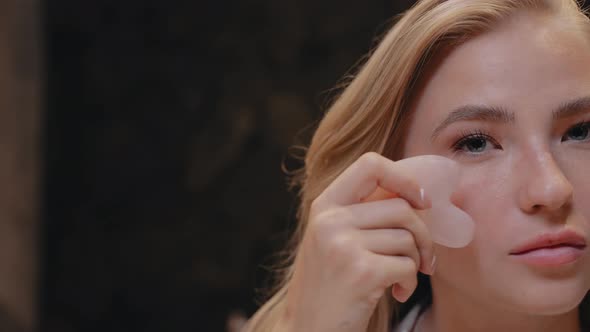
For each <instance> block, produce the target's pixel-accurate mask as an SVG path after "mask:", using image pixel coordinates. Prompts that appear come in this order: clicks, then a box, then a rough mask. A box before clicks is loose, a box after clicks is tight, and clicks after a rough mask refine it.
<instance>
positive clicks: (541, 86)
mask: <svg viewBox="0 0 590 332" xmlns="http://www.w3.org/2000/svg"><path fill="white" fill-rule="evenodd" d="M570 21H571V20H569V19H567V18H566V19H564V18H561V19H556V18H555V17H552V16H547V15H542V14H539V13H522V14H521V15H517V16H515V17H513V19H511V20H508V21H506V22H502V24H501V25H500V26H498V27H497V28H496V29H495V30H493V31H492V32H489V33H485V34H483V35H481V36H479V37H476V38H474V39H472V40H470V41H468V42H466V43H464V44H462V45H461V46H459V47H457V48H456V49H454V50H451V51H450V52H447V53H444V54H441V55H440V56H439V57H438V58H437V59H436V60H437V61H436V62H435V63H433V66H431V68H430V71H428V73H427V77H426V78H425V79H424V80H423V84H422V86H421V87H419V91H418V94H417V96H416V98H415V99H414V103H413V105H412V108H413V109H412V114H413V118H412V119H411V121H410V124H409V127H408V130H407V136H406V140H405V145H404V148H403V156H404V157H411V156H414V155H422V154H437V155H442V156H446V157H449V158H452V159H454V160H456V161H457V162H458V163H459V164H460V166H461V167H462V168H463V173H462V174H463V175H464V176H463V181H462V182H461V184H460V185H459V187H458V188H457V194H456V196H455V197H454V202H455V203H456V204H457V205H458V206H460V207H461V208H462V209H464V210H465V211H466V212H468V213H469V214H470V215H471V216H472V217H473V219H474V220H475V222H476V230H475V237H474V239H473V241H472V242H471V243H470V245H468V246H467V247H465V248H461V249H449V248H445V247H441V246H438V245H435V244H433V243H432V239H431V237H430V234H429V232H428V230H427V228H426V226H425V225H424V223H423V221H422V220H421V219H420V218H419V217H418V214H417V213H416V210H418V209H427V208H429V207H430V204H431V203H430V199H429V198H428V193H427V192H426V195H425V196H424V198H422V197H421V195H420V187H419V186H418V184H417V182H416V179H412V178H411V176H409V175H408V174H405V173H404V172H403V170H402V169H401V168H400V167H399V166H398V165H396V163H395V162H393V161H391V160H389V159H387V158H385V157H383V156H380V155H378V154H375V153H368V154H366V155H363V156H362V157H361V158H360V159H359V160H357V161H356V162H354V163H353V164H352V165H351V166H350V167H349V168H348V169H347V170H345V171H344V172H343V173H342V174H341V175H340V176H339V177H338V178H337V179H336V180H335V181H334V182H333V183H332V184H330V186H328V188H327V189H326V190H325V191H324V192H323V193H322V194H320V195H319V197H318V198H317V199H316V200H314V202H313V204H312V206H311V211H310V216H309V225H308V227H307V229H306V232H305V234H304V237H303V239H302V242H301V243H300V246H299V249H298V253H297V258H296V260H295V263H294V272H293V277H292V279H291V280H290V283H289V286H288V291H287V293H286V295H285V296H286V298H285V310H284V312H283V315H282V316H281V319H280V320H279V325H280V328H279V329H278V330H281V331H309V332H313V331H339V332H353V331H354V332H360V331H365V330H366V328H367V326H368V323H369V318H370V316H371V314H372V312H373V311H374V309H375V306H376V305H377V303H378V301H379V299H380V298H382V296H383V294H384V291H385V290H386V289H388V287H389V286H391V285H393V288H392V295H393V296H394V297H395V298H396V299H397V300H398V301H401V302H404V301H406V300H407V299H408V297H409V296H411V294H412V293H413V292H414V290H415V288H416V285H417V278H416V276H417V273H418V271H421V272H423V273H426V274H432V273H433V268H432V265H431V264H432V262H433V260H434V257H435V253H436V258H437V259H436V262H437V267H436V273H434V274H433V275H432V276H431V283H432V287H433V305H432V306H431V308H430V309H429V310H428V311H427V312H426V313H425V315H424V316H423V319H422V320H421V322H420V324H419V326H418V327H417V332H423V331H437V332H440V331H442V332H446V331H525V332H526V331H565V332H568V331H578V330H579V326H578V310H577V306H578V305H579V303H580V302H581V300H582V298H583V297H584V295H585V294H586V293H587V292H588V290H589V289H590V261H589V260H590V257H589V254H588V250H587V249H586V250H585V251H584V254H583V256H582V257H581V258H580V259H579V260H578V261H576V262H574V263H571V264H568V265H565V266H561V267H557V268H553V269H546V268H534V267H531V266H529V265H526V264H523V263H521V262H518V261H516V260H515V259H514V257H512V256H511V255H510V251H511V250H512V249H514V248H515V247H516V246H517V245H520V244H522V243H523V242H524V241H527V240H529V239H530V238H531V237H533V236H535V235H538V234H541V233H545V232H550V231H557V230H560V229H563V228H570V229H574V230H575V231H577V232H578V233H580V234H582V235H583V236H584V237H586V238H588V236H590V225H589V223H588V220H589V218H590V205H589V204H587V202H588V201H590V176H588V175H587V174H588V171H587V169H588V165H590V137H582V136H584V135H583V132H584V131H583V130H582V131H581V132H582V134H580V130H577V131H576V130H573V131H572V130H571V127H572V126H575V125H576V124H577V123H579V122H581V121H590V107H586V108H585V109H584V111H586V112H584V113H583V114H577V115H576V116H570V117H568V118H566V119H560V120H554V119H553V116H552V111H553V110H554V109H555V108H557V107H558V106H559V105H561V104H563V103H565V102H568V101H570V100H572V99H576V98H580V97H586V96H589V95H590V70H584V69H585V68H587V63H588V60H590V43H588V42H587V41H586V40H585V39H584V35H583V34H582V33H580V31H579V29H576V28H574V27H571V26H565V25H563V24H564V23H560V22H570ZM466 104H476V105H487V106H495V107H503V108H506V109H507V110H508V111H509V112H511V113H514V114H513V116H512V117H513V118H514V123H512V124H507V123H497V122H490V121H461V122H457V123H453V124H451V125H450V126H448V127H446V128H445V129H443V130H441V131H440V133H439V135H438V136H437V137H436V139H434V140H433V141H431V136H432V133H433V130H434V129H435V128H437V127H438V126H439V124H440V123H442V122H444V119H445V118H447V117H448V116H449V114H451V112H452V111H453V110H454V109H456V108H457V107H460V106H464V105H466ZM588 106H590V105H588ZM474 130H483V131H485V132H486V133H488V134H489V135H490V137H492V138H491V139H490V141H487V140H483V143H482V142H481V141H482V140H481V139H480V140H478V139H475V141H473V140H471V141H470V143H469V144H467V145H465V146H463V147H461V149H459V150H460V152H457V151H454V149H453V146H454V143H455V142H456V141H457V140H459V139H460V136H461V134H462V132H465V131H467V132H471V131H474ZM586 136H588V135H586ZM580 138H582V139H580ZM492 141H493V144H492ZM474 147H475V149H474ZM381 189H382V191H381V193H383V192H389V193H394V195H389V196H387V195H382V194H381V193H377V194H375V192H376V191H379V190H381ZM585 203H586V204H585ZM589 243H590V242H589Z"/></svg>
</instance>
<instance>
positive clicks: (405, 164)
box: [364, 155, 475, 248]
mask: <svg viewBox="0 0 590 332" xmlns="http://www.w3.org/2000/svg"><path fill="white" fill-rule="evenodd" d="M395 164H396V166H397V167H399V170H400V171H401V172H403V173H405V174H409V175H411V176H412V177H413V178H414V179H416V181H417V182H418V184H419V185H420V187H422V188H423V189H424V192H425V193H426V194H427V195H428V196H429V197H430V200H431V202H432V208H430V209H427V210H417V214H418V215H419V216H420V217H421V218H422V220H423V221H424V223H425V224H426V227H428V229H429V230H430V235H431V237H432V240H433V241H434V242H436V243H438V244H440V245H443V246H445V247H450V248H462V247H465V246H467V245H468V244H469V243H470V242H471V240H473V233H474V230H475V223H474V222H473V219H472V218H471V217H470V216H469V215H468V214H467V213H465V211H463V210H461V209H460V208H458V207H457V206H456V205H454V204H453V203H452V202H451V195H452V194H453V192H454V191H455V189H456V187H457V185H458V184H459V180H460V176H461V169H460V167H459V164H457V163H456V162H455V161H453V160H451V159H449V158H445V157H441V156H436V155H422V156H416V157H410V158H406V159H402V160H399V161H397V162H395ZM395 197H399V196H398V195H397V194H394V193H389V192H387V191H385V190H383V189H382V188H377V190H375V192H373V193H372V194H371V195H369V197H367V198H366V199H365V200H364V201H373V200H381V199H388V198H395Z"/></svg>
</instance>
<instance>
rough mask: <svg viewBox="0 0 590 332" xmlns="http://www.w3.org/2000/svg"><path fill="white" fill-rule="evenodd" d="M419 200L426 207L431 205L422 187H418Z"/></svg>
mask: <svg viewBox="0 0 590 332" xmlns="http://www.w3.org/2000/svg"><path fill="white" fill-rule="evenodd" d="M420 200H421V201H422V204H424V206H425V207H426V208H430V207H431V202H430V199H429V198H428V197H427V196H426V191H425V190H424V188H420Z"/></svg>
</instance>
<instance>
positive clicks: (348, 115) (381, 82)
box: [247, 0, 590, 332]
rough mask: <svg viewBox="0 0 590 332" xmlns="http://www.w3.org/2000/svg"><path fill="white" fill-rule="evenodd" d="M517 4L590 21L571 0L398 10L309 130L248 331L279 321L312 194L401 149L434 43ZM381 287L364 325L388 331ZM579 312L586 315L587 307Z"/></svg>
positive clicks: (479, 29)
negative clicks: (270, 288)
mask: <svg viewBox="0 0 590 332" xmlns="http://www.w3.org/2000/svg"><path fill="white" fill-rule="evenodd" d="M523 9H535V10H542V11H547V12H552V13H556V14H567V18H568V19H572V18H573V19H574V21H577V23H580V24H581V26H588V27H590V21H589V20H588V17H587V16H586V15H585V13H584V12H583V11H582V9H581V8H580V5H579V4H578V3H576V1H575V0H485V1H484V0H447V1H444V0H422V1H418V2H417V3H416V4H415V5H414V6H413V7H412V8H411V9H409V10H408V11H406V12H405V13H403V14H402V15H401V16H400V17H399V20H398V21H397V23H396V24H395V25H394V26H393V27H392V28H391V30H390V31H389V32H388V33H387V34H386V35H385V36H384V38H383V39H382V40H381V42H380V43H379V45H378V46H377V48H376V49H375V50H374V51H373V53H372V54H371V56H370V57H369V58H368V61H367V62H366V63H365V64H364V65H363V66H362V67H361V68H360V70H359V72H358V73H357V75H356V76H355V77H354V78H353V79H351V80H350V82H349V83H348V85H347V87H346V88H345V89H344V90H343V92H342V93H341V95H340V96H339V97H338V98H337V99H336V100H335V102H334V103H333V104H332V106H331V107H330V108H329V110H328V112H327V113H326V115H325V117H324V118H323V120H322V121H321V122H320V124H319V127H318V128H317V130H316V132H315V135H314V136H313V139H312V142H311V144H310V146H309V149H308V151H307V154H306V157H305V167H304V168H303V169H302V170H301V172H300V173H298V174H297V176H296V177H295V178H294V180H295V183H296V184H297V185H299V186H300V193H299V194H300V199H301V204H300V207H299V211H298V219H299V223H298V225H297V229H296V231H295V233H294V236H293V238H292V244H291V247H290V251H287V254H288V257H286V260H285V263H286V264H285V265H284V266H285V268H284V269H281V270H278V271H277V273H278V279H279V282H278V285H277V287H276V288H275V292H274V295H273V296H272V297H271V298H270V299H269V300H268V301H267V302H266V303H265V304H264V305H263V306H262V307H261V308H260V309H259V310H258V311H257V312H256V314H255V315H254V316H253V317H252V318H251V320H250V321H249V323H248V327H247V331H256V332H258V331H272V330H274V329H275V328H276V327H277V324H278V323H279V319H280V316H281V314H282V312H283V310H284V305H285V303H284V302H285V295H286V293H287V290H288V286H289V280H290V278H291V276H292V273H293V262H294V258H295V255H296V253H297V249H298V244H299V243H300V241H301V239H302V237H303V234H304V232H305V229H306V225H307V222H308V220H307V219H308V214H309V209H310V205H311V203H312V201H313V200H314V199H315V198H316V197H317V196H318V195H319V194H320V193H321V192H322V191H323V190H324V189H325V188H326V187H327V186H328V185H329V184H330V183H331V182H332V181H333V180H334V179H335V178H336V177H337V176H338V175H339V174H340V173H341V172H343V171H344V170H345V169H346V168H347V167H348V166H349V165H350V164H351V163H352V162H354V161H355V160H356V159H358V158H359V157H360V156H361V155H362V154H364V153H366V152H369V151H375V152H378V153H381V154H383V155H385V156H388V157H390V158H392V159H397V158H398V157H399V154H400V147H401V143H402V140H403V137H404V135H405V133H404V128H405V127H406V123H407V121H408V118H409V117H408V113H409V112H408V108H409V107H408V105H409V103H410V102H411V100H412V98H413V93H414V90H415V89H414V86H415V85H416V84H417V82H418V81H419V80H420V79H421V71H422V70H423V69H424V67H425V66H426V65H427V64H428V63H429V61H430V60H431V59H432V57H433V55H435V54H436V53H437V50H441V49H442V48H447V47H452V46H455V45H458V44H460V43H462V42H464V41H466V40H467V39H469V38H473V37H474V36H476V35H478V34H481V33H483V32H485V31H489V30H490V29H492V28H493V26H494V25H495V24H497V23H499V22H500V21H502V20H503V19H506V18H507V17H509V16H510V15H513V14H514V13H515V12H517V11H519V10H523ZM425 283H429V281H428V279H427V278H426V279H424V278H422V279H421V280H420V284H421V285H419V289H420V287H421V288H422V290H424V289H426V292H428V287H429V285H424V284H425ZM422 293H424V291H423V292H422ZM387 294H388V292H386V294H385V296H384V297H383V298H382V300H381V301H380V303H379V304H378V305H377V308H376V309H375V311H374V313H373V315H372V317H371V320H370V322H369V327H368V331H372V332H386V331H389V330H390V328H391V324H392V323H394V324H395V323H396V321H397V320H398V319H399V317H397V316H398V315H396V314H395V313H397V312H399V309H400V308H401V306H400V304H399V303H396V302H395V301H394V300H393V299H392V298H391V296H388V295H387ZM586 302H588V296H586V298H585V300H584V303H583V304H582V306H584V308H583V309H581V310H587V309H588V308H587V304H586ZM406 309H407V308H406ZM402 311H405V310H402ZM584 312H585V311H584ZM580 316H581V317H582V319H587V318H586V316H590V312H588V313H587V314H582V315H580ZM583 323H584V324H587V323H588V322H583Z"/></svg>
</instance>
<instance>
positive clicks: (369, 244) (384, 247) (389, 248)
mask: <svg viewBox="0 0 590 332" xmlns="http://www.w3.org/2000/svg"><path fill="white" fill-rule="evenodd" d="M359 237H360V241H361V242H362V245H363V247H364V248H365V249H367V250H369V251H371V252H373V253H375V254H379V255H387V256H407V257H410V258H412V259H413V260H414V263H415V264H416V266H420V253H419V251H418V247H417V246H416V242H415V240H414V236H413V235H412V233H410V232H409V231H408V230H406V229H403V228H394V229H369V230H363V231H360V232H359Z"/></svg>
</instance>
